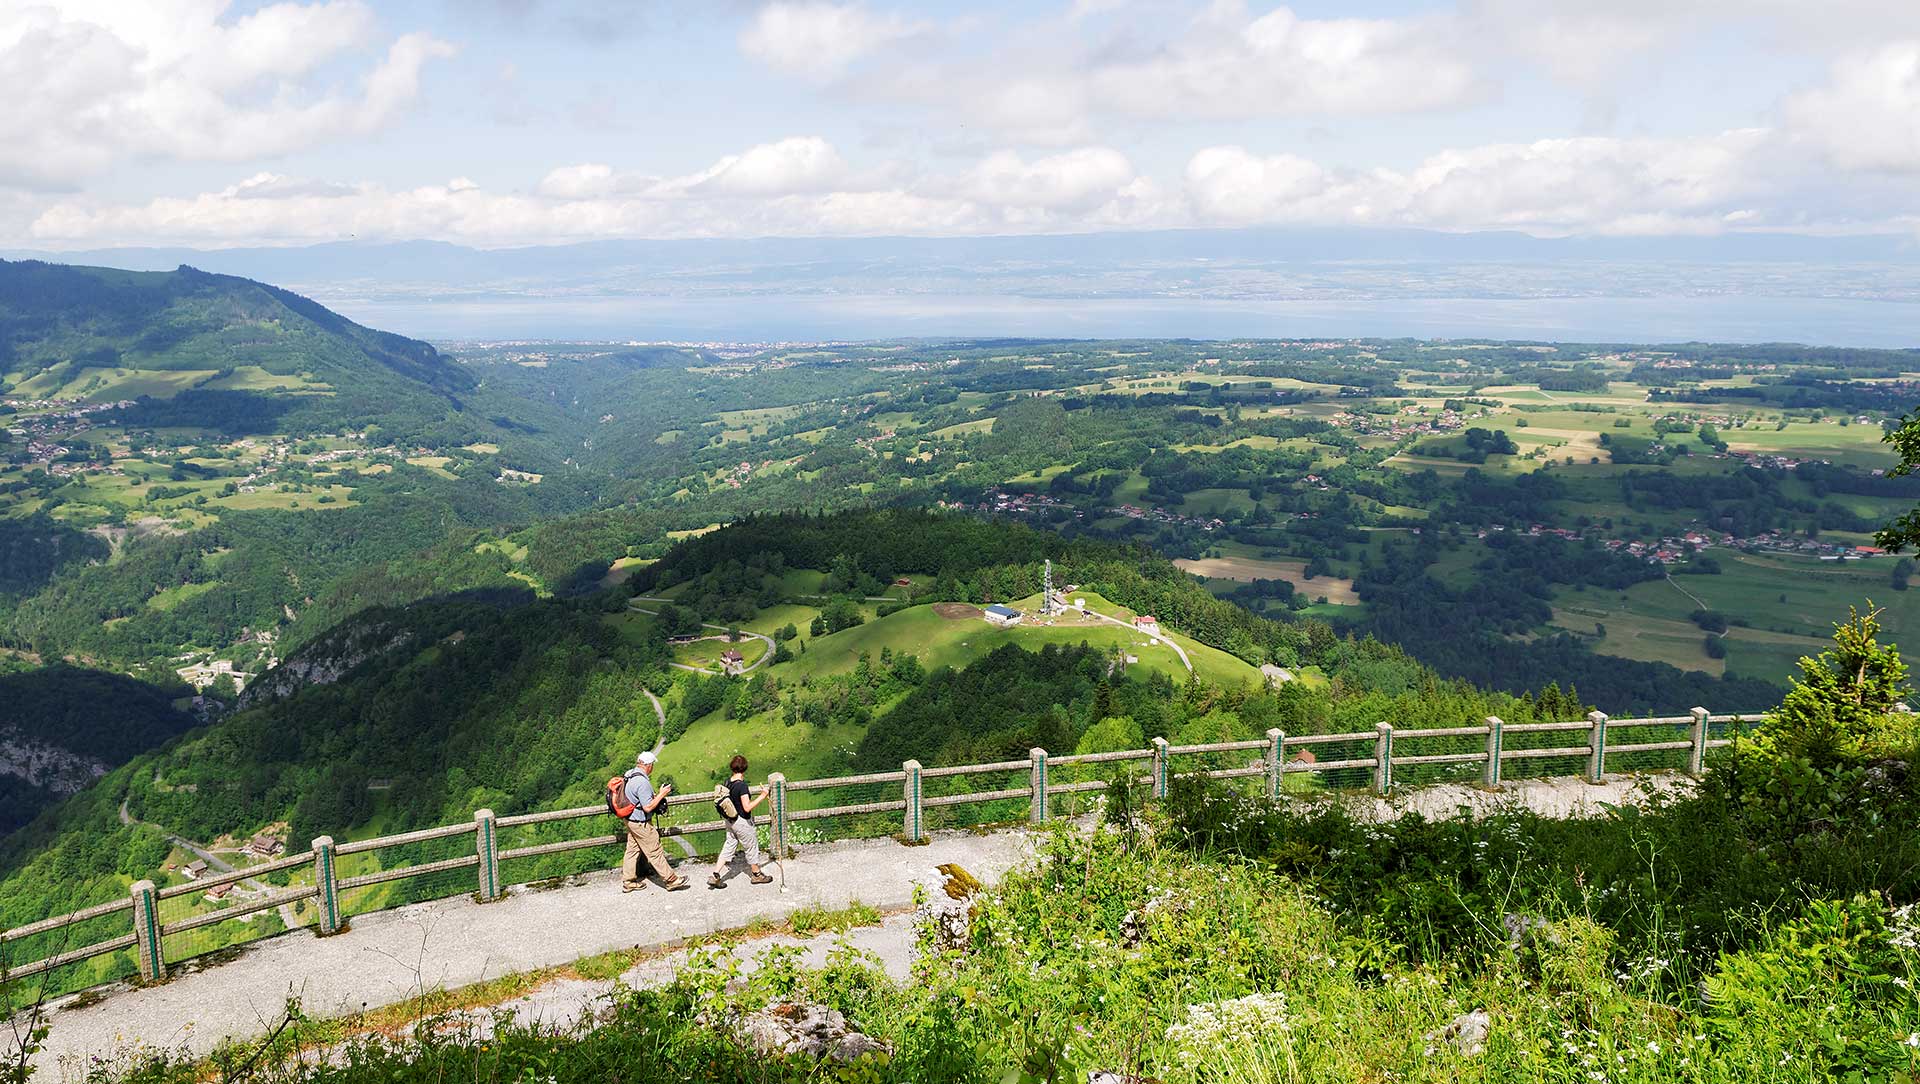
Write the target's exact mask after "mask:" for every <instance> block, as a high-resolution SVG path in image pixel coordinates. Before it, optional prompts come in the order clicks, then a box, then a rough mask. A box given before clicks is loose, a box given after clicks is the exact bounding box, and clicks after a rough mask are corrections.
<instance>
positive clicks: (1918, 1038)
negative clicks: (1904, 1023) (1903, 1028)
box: [1901, 1031, 1920, 1049]
mask: <svg viewBox="0 0 1920 1084" xmlns="http://www.w3.org/2000/svg"><path fill="white" fill-rule="evenodd" d="M1901 1045H1903V1046H1911V1047H1914V1048H1916V1049H1920V1031H1916V1032H1914V1033H1913V1034H1912V1035H1909V1036H1907V1037H1906V1039H1905V1040H1903V1041H1902V1044H1901Z"/></svg>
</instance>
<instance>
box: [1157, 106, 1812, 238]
mask: <svg viewBox="0 0 1920 1084" xmlns="http://www.w3.org/2000/svg"><path fill="white" fill-rule="evenodd" d="M1776 151H1777V147H1776V145H1775V141H1774V139H1773V137H1772V136H1771V134H1770V133H1768V132H1765V131H1761V130H1745V131H1733V132H1727V133H1724V134H1722V135H1719V136H1716V137H1712V138H1708V139H1698V140H1660V139H1607V138H1598V137H1589V138H1581V139H1550V140H1541V141H1538V142H1534V143H1507V144H1490V145H1487V146H1481V147H1471V148H1464V149H1459V150H1447V151H1441V152H1439V153H1437V154H1434V155H1431V156H1429V157H1428V158H1426V159H1425V160H1423V161H1421V162H1420V163H1419V164H1418V165H1417V166H1415V167H1414V168H1412V169H1411V170H1407V171H1404V172H1402V171H1395V170H1387V169H1375V170H1366V171H1337V170H1329V169H1327V168H1325V167H1323V166H1321V165H1320V164H1318V163H1316V162H1313V161H1310V160H1308V159H1305V158H1300V157H1298V156H1294V155H1288V154H1281V155H1272V156H1260V155H1256V154H1253V153H1251V152H1249V151H1247V150H1245V149H1244V148H1241V147H1213V148H1209V149H1207V150H1203V151H1201V152H1200V153H1198V154H1196V155H1195V156H1194V157H1193V159H1192V161H1190V162H1189V163H1188V166H1187V175H1186V181H1187V194H1188V196H1189V198H1190V199H1191V200H1192V204H1193V208H1194V212H1195V214H1196V216H1197V217H1198V218H1199V219H1200V220H1201V221H1203V222H1206V223H1209V224H1214V225H1249V224H1255V223H1291V224H1314V225H1398V226H1416V227H1424V228H1430V229H1442V230H1493V229H1514V230H1522V231H1525V232H1528V233H1533V234H1537V235H1546V236H1555V235H1565V234H1645V233H1699V232H1717V231H1719V230H1722V229H1724V228H1726V227H1727V226H1728V225H1730V224H1733V223H1742V224H1748V225H1765V224H1766V219H1767V216H1766V215H1765V214H1764V213H1763V212H1762V211H1760V210H1758V209H1756V204H1766V203H1769V202H1771V201H1774V200H1777V198H1778V197H1779V196H1780V195H1781V194H1782V193H1783V192H1784V191H1786V190H1787V188H1788V185H1787V182H1786V179H1785V178H1783V177H1782V176H1781V174H1780V169H1781V163H1780V162H1779V156H1778V155H1777V153H1776ZM1729 216H1734V217H1732V218H1729Z"/></svg>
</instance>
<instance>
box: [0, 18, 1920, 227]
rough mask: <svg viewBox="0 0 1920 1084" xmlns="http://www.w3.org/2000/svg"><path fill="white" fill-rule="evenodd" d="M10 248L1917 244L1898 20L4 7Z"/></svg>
mask: <svg viewBox="0 0 1920 1084" xmlns="http://www.w3.org/2000/svg"><path fill="white" fill-rule="evenodd" d="M0 102H4V103H5V106H4V107H0V247H13V248H32V249H45V250H56V251H57V250H62V249H83V248H100V247H109V246H133V245H190V246H198V247H228V246H242V245H297V244H310V243H314V242H325V241H341V240H360V241H385V240H412V239H435V240H444V241H451V242H458V243H462V244H467V245H473V246H479V247H507V246H517V245H527V244H551V243H568V242H574V241H584V240H595V239H602V238H668V237H673V238H683V237H763V236H808V237H811V236H897V235H905V236H957V235H981V234H1051V233H1080V232H1095V231H1115V230H1141V229H1165V228H1235V227H1246V226H1266V225H1276V226H1334V227H1416V228H1423V229H1435V230H1444V231H1462V232H1464V231H1478V230H1517V231H1521V232H1524V233H1528V234H1532V235H1535V236H1541V237H1564V236H1575V237H1581V236H1621V235H1627V236H1669V235H1693V236H1708V237H1711V236H1716V235H1723V234H1729V233H1737V232H1749V231H1769V232H1794V233H1806V234H1816V235H1850V234H1878V235H1895V236H1901V237H1909V238H1911V237H1914V236H1916V235H1920V3H1917V2H1914V0H1820V2H1818V3H1811V2H1808V0H1458V2H1454V3H1423V2H1417V0H1372V2H1366V0H1351V2H1345V3H1332V2H1324V3H1323V2H1308V0H1299V2H1295V3H1291V4H1272V3H1264V2H1256V0H1216V2H1211V3H1176V2H1158V0H1027V2H1009V3H1001V2H996V0H983V2H971V3H950V4H948V3H908V2H904V0H847V2H839V0H772V2H749V0H694V2H670V0H652V2H649V0H625V2H615V0H412V2H374V0H320V2H287V3H271V4H258V3H245V2H229V0H140V2H138V3H129V2H126V0H0Z"/></svg>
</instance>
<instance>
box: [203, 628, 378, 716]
mask: <svg viewBox="0 0 1920 1084" xmlns="http://www.w3.org/2000/svg"><path fill="white" fill-rule="evenodd" d="M413 639H414V634H413V633H412V632H410V631H407V630H405V629H396V628H393V627H392V626H390V625H385V624H374V625H365V626H361V625H355V626H351V627H348V628H344V629H336V630H335V631H333V632H332V633H329V634H328V635H327V636H325V637H324V638H322V639H321V640H319V641H317V642H315V643H313V644H310V645H308V646H307V647H305V648H302V649H301V650H300V651H298V652H296V653H295V654H294V656H293V657H292V658H290V659H287V660H285V661H284V662H282V663H280V664H279V665H278V666H275V667H274V668H273V669H271V670H268V671H267V672H266V673H264V674H262V675H260V677H259V678H257V679H255V680H254V681H253V683H252V684H250V685H248V686H247V690H246V692H245V693H242V694H241V696H240V699H239V700H238V701H236V703H235V706H236V707H237V708H238V709H240V710H245V709H246V708H250V707H253V706H255V705H257V704H263V703H266V702H267V701H269V700H278V699H280V698H282V697H287V696H292V695H293V694H294V693H297V692H299V691H300V690H301V689H304V688H307V687H308V686H310V685H331V684H333V683H334V682H336V681H339V680H340V679H341V678H343V677H345V676H346V675H347V674H349V673H351V672H352V671H353V670H354V668H355V667H358V666H359V665H360V664H362V663H364V662H366V661H367V660H369V659H372V658H374V657H376V656H379V655H384V654H386V653H387V652H389V651H392V650H394V649H396V648H399V647H404V646H405V645H406V644H408V643H409V642H411V641H412V640H413Z"/></svg>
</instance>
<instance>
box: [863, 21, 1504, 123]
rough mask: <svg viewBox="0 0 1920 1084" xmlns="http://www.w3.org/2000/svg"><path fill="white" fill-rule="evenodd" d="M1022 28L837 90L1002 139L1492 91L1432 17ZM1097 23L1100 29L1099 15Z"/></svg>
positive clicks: (1361, 110) (884, 69)
mask: <svg viewBox="0 0 1920 1084" xmlns="http://www.w3.org/2000/svg"><path fill="white" fill-rule="evenodd" d="M1119 6H1120V5H1090V6H1089V7H1088V8H1087V9H1085V10H1083V9H1078V8H1076V9H1074V10H1072V11H1070V12H1068V13H1067V15H1066V16H1065V17H1064V18H1063V20H1062V22H1061V23H1060V24H1059V25H1053V26H1043V27H1039V28H1035V27H1029V28H1026V29H1027V31H1028V32H1027V33H1025V34H1009V35H1006V36H1005V37H1002V38H1000V39H997V40H994V41H992V42H990V43H989V45H988V47H987V49H986V51H985V53H984V54H982V55H973V54H958V53H950V54H949V55H933V56H923V55H913V56H909V57H904V58H901V59H900V60H899V61H898V62H896V63H893V64H890V65H879V64H876V65H875V66H874V70H873V71H871V72H869V73H866V74H864V75H862V76H861V77H859V78H857V79H856V80H854V81H853V82H852V83H851V84H850V85H849V87H848V88H846V89H845V94H844V96H845V97H848V98H849V99H852V100H859V101H863V102H876V101H877V102H905V103H911V104H914V105H918V106H921V107H925V108H929V109H932V110H935V111H937V112H940V113H943V114H946V115H948V116H951V117H953V118H954V120H955V121H956V122H957V123H961V124H965V125H967V126H969V127H976V128H985V129H987V130H988V131H990V132H992V133H994V134H995V135H996V136H997V137H998V138H999V139H1000V140H1002V141H1015V142H1020V143H1025V144H1028V145H1036V146H1072V145H1075V144H1084V143H1089V142H1095V141H1099V140H1101V139H1102V137H1103V136H1105V135H1106V129H1107V128H1108V127H1110V126H1111V124H1112V123H1113V122H1116V121H1117V122H1120V123H1129V122H1137V121H1142V120H1145V121H1154V122H1164V123H1168V124H1179V123H1186V122H1192V121H1198V120H1258V119H1271V118H1292V117H1323V116H1359V115H1369V114H1392V113H1405V112H1419V111H1427V110H1436V109H1444V108H1449V107H1455V106H1460V105H1464V104H1468V103H1473V102H1477V101H1480V100H1482V99H1483V98H1485V97H1487V96H1488V95H1489V94H1490V93H1491V91H1492V85H1491V83H1490V82H1489V81H1487V80H1485V79H1483V78H1482V77H1481V76H1480V75H1479V74H1478V73H1477V72H1476V70H1475V67H1474V63H1473V58H1472V56H1471V55H1470V51H1469V50H1467V49H1465V48H1463V46H1462V44H1461V41H1460V35H1459V33H1458V29H1457V26H1456V24H1455V22H1453V21H1450V20H1448V19H1445V18H1441V17H1431V18H1429V17H1408V18H1396V19H1315V18H1307V17H1303V16H1300V15H1298V14H1296V13H1295V12H1294V11H1293V10H1292V9H1290V8H1287V7H1279V8H1275V9H1273V10H1271V11H1267V12H1264V13H1261V14H1256V13H1254V12H1251V11H1249V10H1248V8H1247V5H1246V3H1245V2H1244V0H1214V2H1213V3H1212V4H1210V5H1209V6H1207V7H1205V8H1204V9H1203V10H1202V11H1200V12H1199V13H1198V14H1197V15H1186V16H1181V17H1177V18H1174V19H1172V20H1171V21H1169V15H1168V11H1167V7H1166V6H1165V5H1158V6H1155V5H1142V6H1141V7H1142V10H1141V11H1139V12H1138V13H1135V12H1131V11H1130V12H1127V16H1128V17H1126V18H1121V19H1117V20H1109V19H1107V18H1102V19H1097V20H1089V19H1087V18H1086V16H1088V15H1089V14H1091V13H1092V11H1093V10H1094V9H1099V10H1106V9H1110V8H1118V7H1119ZM1095 24H1097V25H1095Z"/></svg>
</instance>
